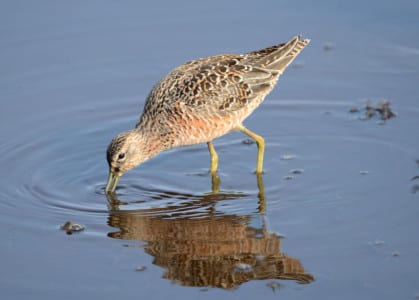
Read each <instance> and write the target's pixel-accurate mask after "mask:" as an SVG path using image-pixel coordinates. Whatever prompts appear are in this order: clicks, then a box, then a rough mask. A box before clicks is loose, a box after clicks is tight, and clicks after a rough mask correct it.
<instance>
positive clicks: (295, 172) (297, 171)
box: [289, 169, 304, 174]
mask: <svg viewBox="0 0 419 300" xmlns="http://www.w3.org/2000/svg"><path fill="white" fill-rule="evenodd" d="M289 172H290V173H291V174H303V173H304V170H303V169H291V170H290V171H289Z"/></svg>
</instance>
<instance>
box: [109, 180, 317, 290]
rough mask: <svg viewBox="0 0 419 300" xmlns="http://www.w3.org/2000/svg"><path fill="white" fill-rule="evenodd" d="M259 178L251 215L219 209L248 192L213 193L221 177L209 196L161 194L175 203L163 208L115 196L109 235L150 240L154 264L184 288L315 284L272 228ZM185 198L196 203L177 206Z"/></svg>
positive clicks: (261, 181)
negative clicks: (134, 203)
mask: <svg viewBox="0 0 419 300" xmlns="http://www.w3.org/2000/svg"><path fill="white" fill-rule="evenodd" d="M256 178H257V186H258V190H259V194H258V198H259V199H258V201H259V206H258V211H257V212H255V213H250V214H247V215H234V214H225V213H221V212H218V211H217V209H216V204H217V202H218V201H220V200H229V201H235V200H236V199H237V201H240V199H239V198H242V197H245V196H248V195H244V194H243V193H222V192H218V191H217V192H214V182H215V183H216V184H217V189H219V184H220V182H219V179H218V177H217V178H216V179H214V177H213V178H212V183H213V193H210V194H205V195H199V196H196V195H183V194H179V193H173V192H162V193H160V195H158V196H157V198H161V199H165V198H167V197H172V198H173V199H174V201H173V202H172V203H175V204H171V205H167V206H166V207H164V208H161V207H158V208H149V209H135V210H129V205H130V204H129V203H123V202H120V201H119V200H118V199H117V196H116V194H110V195H108V201H109V208H110V212H109V225H110V226H112V227H114V228H118V231H116V232H111V233H109V236H110V237H112V238H118V239H125V240H138V241H144V242H146V243H147V245H146V246H145V247H144V248H145V251H146V252H147V253H148V254H150V255H152V256H153V257H154V261H153V263H154V264H156V265H158V266H161V267H163V268H164V269H166V270H167V271H166V273H165V274H164V275H163V277H164V278H167V279H169V280H171V281H173V282H176V283H179V284H181V285H184V286H195V287H203V286H205V287H208V286H212V287H217V288H224V289H231V288H234V287H237V286H239V285H240V284H242V283H244V282H247V281H249V280H255V279H257V280H261V279H287V280H295V281H297V282H299V283H310V282H311V281H313V280H314V277H313V275H311V274H309V273H307V272H306V271H305V270H304V268H303V266H302V265H301V263H300V261H299V260H298V259H297V258H293V257H289V256H288V255H286V254H284V253H282V252H281V238H280V237H279V236H278V235H277V234H275V233H269V232H268V231H267V228H266V223H265V220H264V218H265V216H264V212H265V209H266V205H265V193H264V189H263V179H262V176H261V175H258V176H256ZM153 198H154V199H155V198H156V197H153ZM185 198H190V199H191V201H190V202H189V201H178V202H179V204H176V203H177V201H176V199H185ZM191 206H192V207H193V208H191ZM122 208H123V209H122ZM196 211H199V214H197V212H196ZM256 219H258V220H256ZM255 224H260V225H255Z"/></svg>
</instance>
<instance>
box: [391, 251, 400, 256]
mask: <svg viewBox="0 0 419 300" xmlns="http://www.w3.org/2000/svg"><path fill="white" fill-rule="evenodd" d="M391 256H393V257H399V256H400V252H397V251H395V252H393V253H391Z"/></svg>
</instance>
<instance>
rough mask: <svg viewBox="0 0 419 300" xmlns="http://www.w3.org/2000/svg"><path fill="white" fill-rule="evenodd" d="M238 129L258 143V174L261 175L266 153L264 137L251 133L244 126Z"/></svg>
mask: <svg viewBox="0 0 419 300" xmlns="http://www.w3.org/2000/svg"><path fill="white" fill-rule="evenodd" d="M238 129H239V130H240V131H241V132H243V133H245V134H247V135H248V136H249V137H251V138H252V139H254V140H255V141H256V144H257V145H258V161H257V165H256V173H257V174H261V173H262V169H263V155H264V153H265V140H264V139H263V137H261V136H260V135H257V134H256V133H254V132H253V131H250V130H249V129H247V128H246V127H244V126H243V125H242V126H240V127H238Z"/></svg>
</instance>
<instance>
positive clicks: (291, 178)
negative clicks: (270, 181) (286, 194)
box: [282, 175, 295, 180]
mask: <svg viewBox="0 0 419 300" xmlns="http://www.w3.org/2000/svg"><path fill="white" fill-rule="evenodd" d="M294 178H295V177H294V176H291V175H287V176H284V177H282V179H284V180H293V179H294Z"/></svg>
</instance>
